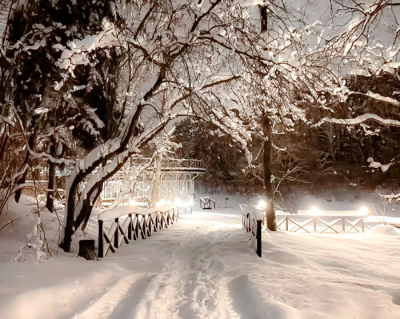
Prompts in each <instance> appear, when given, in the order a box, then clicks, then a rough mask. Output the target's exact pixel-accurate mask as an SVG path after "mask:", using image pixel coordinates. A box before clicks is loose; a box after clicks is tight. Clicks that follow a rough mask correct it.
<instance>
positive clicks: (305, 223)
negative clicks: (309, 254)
mask: <svg viewBox="0 0 400 319" xmlns="http://www.w3.org/2000/svg"><path fill="white" fill-rule="evenodd" d="M367 215H368V211H367V212H366V213H363V212H361V211H313V210H310V211H308V210H304V211H299V214H290V213H280V214H277V215H276V225H277V228H278V229H279V230H285V231H291V232H298V231H304V232H306V233H311V232H314V233H318V234H322V233H325V232H330V233H337V234H338V233H352V232H355V233H359V232H365V230H366V229H367V230H369V229H370V228H371V227H370V226H368V225H367V224H366V223H365V221H364V218H366V217H367Z"/></svg>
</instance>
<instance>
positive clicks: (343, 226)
mask: <svg viewBox="0 0 400 319" xmlns="http://www.w3.org/2000/svg"><path fill="white" fill-rule="evenodd" d="M342 220H343V225H342V228H343V232H344V233H346V219H345V218H344V217H342Z"/></svg>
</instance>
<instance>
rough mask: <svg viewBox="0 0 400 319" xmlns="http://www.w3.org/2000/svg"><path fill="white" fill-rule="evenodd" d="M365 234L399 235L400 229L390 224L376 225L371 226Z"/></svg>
mask: <svg viewBox="0 0 400 319" xmlns="http://www.w3.org/2000/svg"><path fill="white" fill-rule="evenodd" d="M367 234H370V235H374V236H394V237H397V236H400V230H398V229H397V228H396V227H393V226H391V225H378V226H375V227H373V228H372V229H371V230H370V231H369V232H368V233H367Z"/></svg>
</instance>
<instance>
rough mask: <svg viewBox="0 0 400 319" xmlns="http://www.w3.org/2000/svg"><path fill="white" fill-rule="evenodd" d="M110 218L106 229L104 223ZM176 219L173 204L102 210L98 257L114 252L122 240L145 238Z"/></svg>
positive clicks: (175, 208)
mask: <svg viewBox="0 0 400 319" xmlns="http://www.w3.org/2000/svg"><path fill="white" fill-rule="evenodd" d="M110 220H113V222H112V224H111V225H110V228H109V229H108V231H106V229H105V228H104V223H105V222H107V221H110ZM177 220H178V211H177V207H176V206H175V205H174V204H170V205H164V206H161V207H153V208H147V209H140V208H138V207H134V206H123V207H118V208H115V209H110V210H107V211H104V212H102V213H101V214H99V216H98V222H99V235H98V257H99V258H103V257H105V256H107V254H108V253H109V252H110V251H111V252H112V253H115V252H116V251H117V250H118V248H120V247H121V245H122V244H123V243H124V242H125V243H126V244H129V243H130V242H131V241H132V240H138V239H139V238H140V237H141V238H142V239H146V238H147V237H148V236H151V235H152V233H153V232H156V231H158V230H160V229H162V228H168V226H169V225H171V224H173V223H174V222H175V221H177Z"/></svg>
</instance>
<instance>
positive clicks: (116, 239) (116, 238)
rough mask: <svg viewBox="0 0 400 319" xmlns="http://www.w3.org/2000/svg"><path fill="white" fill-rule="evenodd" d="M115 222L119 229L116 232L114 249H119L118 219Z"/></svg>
mask: <svg viewBox="0 0 400 319" xmlns="http://www.w3.org/2000/svg"><path fill="white" fill-rule="evenodd" d="M115 222H116V223H117V229H116V230H115V234H114V247H115V248H118V232H119V224H118V218H115Z"/></svg>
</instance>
